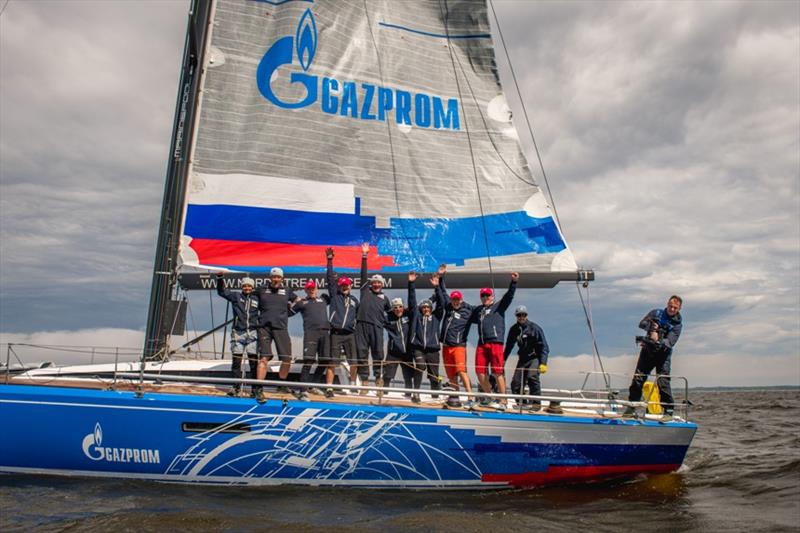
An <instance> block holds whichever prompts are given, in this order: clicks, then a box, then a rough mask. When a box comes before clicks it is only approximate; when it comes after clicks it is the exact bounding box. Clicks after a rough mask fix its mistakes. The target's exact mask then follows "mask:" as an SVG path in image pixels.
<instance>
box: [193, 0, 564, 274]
mask: <svg viewBox="0 0 800 533" xmlns="http://www.w3.org/2000/svg"><path fill="white" fill-rule="evenodd" d="M204 65H205V73H204V79H203V83H202V89H201V93H200V100H199V113H198V117H199V118H198V120H197V123H196V125H195V128H196V130H195V131H196V141H195V146H194V147H193V152H192V166H191V169H190V172H189V176H188V178H187V179H188V185H187V192H186V198H185V209H184V222H183V227H182V239H181V246H180V262H181V272H182V273H184V274H186V273H188V272H197V269H212V270H220V269H225V270H229V271H233V272H237V271H238V272H250V273H258V272H264V271H265V270H268V269H269V268H271V267H273V266H280V267H282V268H283V269H284V271H286V272H287V273H295V274H298V273H308V274H310V275H318V274H319V273H321V272H323V271H324V268H325V254H324V250H325V248H327V247H328V246H332V247H334V248H335V249H336V268H337V270H338V271H357V270H358V268H359V264H360V257H361V247H360V245H361V243H362V242H369V243H371V244H372V249H371V252H370V257H369V267H370V270H371V271H378V272H381V273H387V274H391V273H400V272H406V271H408V270H411V269H414V270H418V271H433V270H435V269H436V268H437V266H438V265H439V264H440V263H446V264H447V265H448V271H449V272H451V273H453V274H455V275H462V276H461V279H463V280H467V279H469V278H472V279H473V282H477V281H475V280H478V279H482V280H486V279H487V278H488V274H489V273H490V272H492V271H493V272H509V271H512V270H517V271H519V272H521V273H523V274H525V273H538V274H540V275H542V276H544V277H546V278H548V279H555V280H556V281H557V280H558V279H576V275H577V274H576V272H577V271H578V268H577V266H576V264H575V261H574V259H573V256H572V253H571V251H570V250H569V248H568V247H567V244H566V242H565V240H564V238H563V236H562V234H561V231H560V229H559V227H558V226H557V224H556V222H555V220H554V218H553V215H552V211H551V209H550V207H549V206H548V204H547V201H546V199H545V196H544V194H543V193H542V191H541V190H540V188H539V187H538V186H537V185H536V183H535V181H534V178H533V176H532V174H531V171H530V170H529V168H528V164H527V161H526V159H525V157H524V155H523V153H522V150H521V147H520V144H519V141H518V136H517V132H516V130H515V128H514V126H513V124H512V121H511V112H510V110H509V108H508V106H507V104H506V100H505V97H504V95H503V91H502V87H501V86H500V82H499V78H498V74H497V67H496V63H495V56H494V50H493V46H492V39H491V34H490V27H489V21H488V16H487V9H486V5H485V3H484V2H483V0H429V1H415V2H397V1H394V0H369V1H366V2H365V1H355V0H348V1H339V0H337V1H318V2H308V1H288V0H282V1H275V0H264V1H256V0H217V1H216V2H215V4H214V8H213V24H212V26H211V27H210V40H209V42H207V43H206V51H205V56H204ZM463 274H472V276H463ZM477 275H480V276H477ZM398 277H399V276H398ZM523 277H524V276H523ZM467 284H471V283H467Z"/></svg>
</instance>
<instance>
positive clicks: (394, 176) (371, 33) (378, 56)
mask: <svg viewBox="0 0 800 533" xmlns="http://www.w3.org/2000/svg"><path fill="white" fill-rule="evenodd" d="M364 14H365V15H366V17H367V27H368V28H369V36H370V39H371V41H372V47H373V48H374V49H375V57H376V59H377V62H378V76H379V77H380V80H381V85H384V84H385V81H386V80H385V79H384V76H383V62H382V61H381V54H380V50H378V42H377V41H376V40H375V32H374V30H373V29H372V20H371V19H370V18H369V9H367V0H364ZM386 133H387V134H388V136H389V155H390V157H391V161H392V181H393V185H394V203H395V207H396V208H397V218H398V221H397V222H398V224H399V225H400V233H401V234H402V235H403V239H404V240H405V241H406V245H407V246H408V250H409V251H410V252H411V255H412V257H414V259H416V260H417V261H415V263H416V264H417V266H419V267H420V268H422V263H421V262H420V261H419V256H418V255H417V254H416V253H415V248H414V247H413V246H411V240H410V239H409V238H408V234H407V233H406V225H405V224H404V223H403V219H402V216H401V209H400V188H399V186H398V184H397V162H396V161H395V155H394V138H393V137H392V126H391V124H390V123H389V121H388V120H387V121H386Z"/></svg>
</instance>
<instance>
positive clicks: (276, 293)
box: [256, 267, 298, 401]
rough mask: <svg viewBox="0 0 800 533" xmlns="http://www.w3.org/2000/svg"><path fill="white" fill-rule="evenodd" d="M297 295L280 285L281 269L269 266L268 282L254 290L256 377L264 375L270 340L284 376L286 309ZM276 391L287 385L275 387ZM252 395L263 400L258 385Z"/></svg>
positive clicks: (288, 344)
mask: <svg viewBox="0 0 800 533" xmlns="http://www.w3.org/2000/svg"><path fill="white" fill-rule="evenodd" d="M297 299H298V297H297V296H296V295H295V294H294V292H292V290H291V289H289V288H286V287H284V286H283V270H281V269H280V268H277V267H276V268H273V269H272V270H270V273H269V285H268V286H266V287H262V288H261V289H259V291H258V301H259V304H258V308H259V310H260V311H261V315H260V320H259V328H258V356H259V360H258V371H257V376H258V377H257V379H264V378H266V377H267V363H268V362H269V360H270V359H272V355H273V354H272V343H273V342H274V343H275V349H276V350H277V352H278V358H279V359H280V361H281V367H280V371H279V372H278V376H279V377H280V379H282V380H285V379H286V378H287V377H288V376H289V368H290V367H291V365H292V341H291V338H290V337H289V309H290V308H291V306H292V304H293V303H294V302H295V301H296V300H297ZM278 390H279V392H288V388H286V387H279V388H278ZM256 394H257V396H256V399H258V400H259V401H262V400H264V398H265V397H264V394H263V391H262V390H261V387H258V388H257V390H256Z"/></svg>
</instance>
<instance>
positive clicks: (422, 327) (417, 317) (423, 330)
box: [409, 305, 444, 351]
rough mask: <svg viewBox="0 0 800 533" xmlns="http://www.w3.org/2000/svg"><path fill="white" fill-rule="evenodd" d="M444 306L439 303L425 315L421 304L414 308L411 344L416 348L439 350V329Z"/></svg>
mask: <svg viewBox="0 0 800 533" xmlns="http://www.w3.org/2000/svg"><path fill="white" fill-rule="evenodd" d="M443 312H444V308H443V307H442V306H440V305H437V306H436V308H435V309H434V310H433V312H432V313H431V314H430V315H428V316H425V315H423V314H422V311H421V309H420V308H419V306H416V307H414V308H413V312H412V315H411V317H412V318H411V333H410V337H411V340H410V341H409V344H410V345H411V347H412V348H414V349H416V350H424V351H430V350H438V349H439V331H440V330H441V327H442V326H441V319H442V313H443Z"/></svg>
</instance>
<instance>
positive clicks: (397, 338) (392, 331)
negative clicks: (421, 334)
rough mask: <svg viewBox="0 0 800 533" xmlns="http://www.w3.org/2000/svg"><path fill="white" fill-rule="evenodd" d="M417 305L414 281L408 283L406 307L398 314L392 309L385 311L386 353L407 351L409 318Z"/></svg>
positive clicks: (409, 327) (409, 328)
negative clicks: (387, 340)
mask: <svg viewBox="0 0 800 533" xmlns="http://www.w3.org/2000/svg"><path fill="white" fill-rule="evenodd" d="M415 307H417V291H416V289H415V288H414V282H413V281H410V282H409V283H408V307H407V308H406V309H404V310H403V314H402V315H400V316H397V315H395V314H394V313H393V312H392V311H389V312H388V313H386V333H388V334H389V344H388V346H387V350H386V351H387V353H395V354H396V353H403V354H404V353H407V352H408V340H409V333H410V331H411V318H412V315H413V313H414V308H415Z"/></svg>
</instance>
